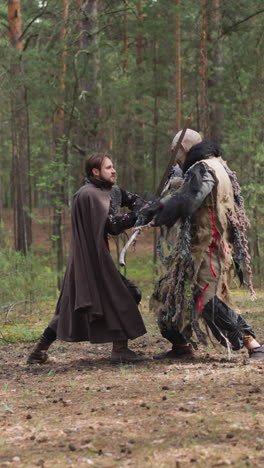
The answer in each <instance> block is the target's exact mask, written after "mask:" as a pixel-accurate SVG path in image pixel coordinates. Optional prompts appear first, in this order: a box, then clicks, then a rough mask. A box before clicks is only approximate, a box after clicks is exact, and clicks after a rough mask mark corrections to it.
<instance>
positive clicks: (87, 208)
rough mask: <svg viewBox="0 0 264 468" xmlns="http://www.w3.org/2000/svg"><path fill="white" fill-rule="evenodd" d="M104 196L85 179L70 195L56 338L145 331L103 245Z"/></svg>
mask: <svg viewBox="0 0 264 468" xmlns="http://www.w3.org/2000/svg"><path fill="white" fill-rule="evenodd" d="M110 196H111V189H110V188H109V189H108V188H100V187H96V186H94V185H93V184H91V183H89V184H87V185H85V186H83V187H81V188H80V189H79V190H78V192H76V194H75V195H74V197H73V205H72V237H71V245H70V254H69V259H68V264H67V269H66V272H65V276H64V281H63V286H62V290H61V294H60V297H59V300H58V304H57V307H56V312H55V314H56V316H57V319H58V324H57V338H58V339H60V340H64V341H90V342H91V343H105V342H111V341H119V340H126V339H135V338H137V337H139V336H141V335H143V334H144V333H146V329H145V326H144V323H143V320H142V318H141V315H140V313H139V310H138V308H137V305H136V303H135V301H134V299H133V298H132V296H131V295H130V293H129V291H128V289H127V288H126V286H125V285H124V283H123V281H122V279H121V277H120V274H119V272H118V271H117V269H116V267H115V265H114V262H113V260H112V258H111V255H110V252H109V250H108V247H107V244H106V239H105V223H106V219H107V216H108V212H109V205H110Z"/></svg>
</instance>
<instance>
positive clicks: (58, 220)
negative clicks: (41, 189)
mask: <svg viewBox="0 0 264 468" xmlns="http://www.w3.org/2000/svg"><path fill="white" fill-rule="evenodd" d="M68 16H69V1H68V0H62V27H61V33H60V39H61V43H62V53H61V61H60V70H59V76H58V82H59V89H58V103H57V112H56V121H55V139H54V141H55V155H56V158H57V159H58V165H61V167H62V168H64V167H66V165H67V145H66V143H65V138H64V136H65V103H64V101H65V77H66V72H67V45H66V34H67V20H68ZM61 172H62V174H61V175H62V178H63V180H60V181H59V183H58V186H57V188H56V196H55V200H54V215H53V247H54V248H55V250H56V256H57V270H58V288H59V289H60V288H61V272H62V270H63V266H64V262H63V236H62V225H63V223H62V217H63V209H64V201H65V200H64V194H65V191H64V186H65V174H64V170H63V169H62V171H61Z"/></svg>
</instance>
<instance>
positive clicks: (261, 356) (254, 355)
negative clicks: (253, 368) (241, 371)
mask: <svg viewBox="0 0 264 468" xmlns="http://www.w3.org/2000/svg"><path fill="white" fill-rule="evenodd" d="M248 354H249V360H250V361H251V362H252V361H264V345H261V346H259V347H258V348H253V349H249V350H248Z"/></svg>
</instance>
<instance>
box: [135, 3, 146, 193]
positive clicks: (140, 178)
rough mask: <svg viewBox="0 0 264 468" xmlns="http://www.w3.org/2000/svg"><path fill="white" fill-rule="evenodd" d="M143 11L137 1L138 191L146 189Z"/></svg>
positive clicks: (136, 160)
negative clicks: (143, 117) (144, 162)
mask: <svg viewBox="0 0 264 468" xmlns="http://www.w3.org/2000/svg"><path fill="white" fill-rule="evenodd" d="M143 18H144V17H143V11H142V2H141V1H138V3H137V20H138V33H137V37H136V65H137V69H136V73H137V75H136V83H137V86H136V91H135V96H136V102H137V109H136V112H137V117H138V120H137V122H135V125H134V131H135V159H134V161H135V169H134V174H133V175H134V186H135V188H136V190H137V191H138V192H143V190H144V171H143V160H144V132H143V123H142V122H143V119H142V105H143V102H142V101H143V98H144V97H143V81H144V69H143V61H144V56H143V44H144V42H143V39H144V37H143V32H142V30H143Z"/></svg>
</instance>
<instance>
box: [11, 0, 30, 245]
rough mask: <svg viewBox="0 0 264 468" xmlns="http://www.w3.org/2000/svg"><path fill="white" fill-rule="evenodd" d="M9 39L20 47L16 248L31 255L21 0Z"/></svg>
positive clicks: (15, 95) (15, 104)
mask: <svg viewBox="0 0 264 468" xmlns="http://www.w3.org/2000/svg"><path fill="white" fill-rule="evenodd" d="M8 22H9V38H10V43H11V45H12V47H14V48H15V49H16V50H17V54H15V56H14V59H13V61H12V63H11V69H10V76H11V80H12V81H13V88H12V95H11V118H12V142H13V155H14V178H15V181H14V192H15V206H14V210H15V219H16V222H15V227H16V233H15V236H14V237H15V240H16V243H15V247H16V249H17V250H21V251H22V252H23V253H24V254H27V252H28V250H29V248H30V245H31V242H32V231H31V217H30V213H31V187H30V176H29V170H30V163H29V161H30V155H29V131H28V127H29V124H28V109H27V94H26V89H25V86H24V85H23V74H24V71H23V56H22V54H21V52H22V48H23V44H22V41H21V34H22V20H21V2H20V0H8Z"/></svg>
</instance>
